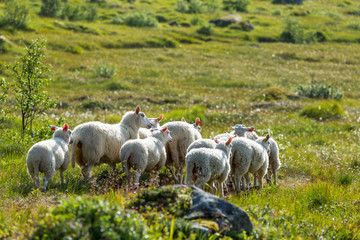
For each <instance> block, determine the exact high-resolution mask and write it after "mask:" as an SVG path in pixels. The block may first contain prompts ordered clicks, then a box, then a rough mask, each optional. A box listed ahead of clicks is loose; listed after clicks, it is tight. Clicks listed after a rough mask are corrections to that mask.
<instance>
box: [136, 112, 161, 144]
mask: <svg viewBox="0 0 360 240" xmlns="http://www.w3.org/2000/svg"><path fill="white" fill-rule="evenodd" d="M163 117H164V115H162V114H161V115H160V116H159V117H158V118H149V120H150V122H151V123H152V125H153V128H160V121H161V120H162V119H163ZM150 135H151V130H150V129H146V128H140V129H139V138H140V139H144V138H147V137H149V136H150Z"/></svg>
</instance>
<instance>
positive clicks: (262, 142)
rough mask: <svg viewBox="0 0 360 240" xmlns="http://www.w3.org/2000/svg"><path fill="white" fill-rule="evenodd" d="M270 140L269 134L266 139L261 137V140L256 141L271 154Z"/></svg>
mask: <svg viewBox="0 0 360 240" xmlns="http://www.w3.org/2000/svg"><path fill="white" fill-rule="evenodd" d="M269 139H270V134H267V135H266V137H260V138H258V139H256V140H255V141H256V142H257V143H259V144H260V145H262V146H263V147H264V148H265V149H266V151H267V152H268V153H269V151H270V141H269Z"/></svg>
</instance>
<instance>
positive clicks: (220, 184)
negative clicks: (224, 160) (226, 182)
mask: <svg viewBox="0 0 360 240" xmlns="http://www.w3.org/2000/svg"><path fill="white" fill-rule="evenodd" d="M218 185H219V186H218V187H219V192H220V196H221V197H222V198H224V188H223V183H221V182H218Z"/></svg>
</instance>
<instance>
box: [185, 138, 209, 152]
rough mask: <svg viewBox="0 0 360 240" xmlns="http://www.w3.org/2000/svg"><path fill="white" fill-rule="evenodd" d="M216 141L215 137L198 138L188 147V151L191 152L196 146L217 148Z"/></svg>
mask: <svg viewBox="0 0 360 240" xmlns="http://www.w3.org/2000/svg"><path fill="white" fill-rule="evenodd" d="M215 147H216V142H215V141H214V140H213V139H198V140H196V141H194V142H193V143H192V144H190V146H189V147H188V149H187V152H190V151H191V150H192V149H196V148H215Z"/></svg>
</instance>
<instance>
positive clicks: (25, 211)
mask: <svg viewBox="0 0 360 240" xmlns="http://www.w3.org/2000/svg"><path fill="white" fill-rule="evenodd" d="M70 2H72V1H70ZM215 2H217V3H218V6H220V4H221V1H220V0H219V1H215ZM27 4H28V5H29V7H30V16H29V18H30V20H31V21H29V22H27V29H26V30H23V31H20V30H16V31H15V30H14V29H10V28H0V35H3V36H5V37H6V39H7V40H8V41H9V42H10V43H11V45H10V46H11V47H7V48H6V51H5V52H1V53H0V78H3V77H4V78H5V79H8V78H11V77H12V76H11V75H10V72H9V71H8V70H6V69H5V66H6V65H7V64H11V63H13V62H14V59H15V58H16V57H19V56H21V55H22V54H23V53H24V49H23V48H24V47H25V45H26V44H28V43H29V42H30V41H31V40H32V39H35V38H45V39H47V50H46V60H45V61H46V63H48V64H51V70H52V71H51V72H50V73H48V77H50V78H51V79H52V81H51V84H50V85H49V86H48V87H47V89H46V90H47V91H48V93H49V94H50V96H53V97H56V98H57V101H58V102H59V103H60V102H61V104H58V107H57V108H54V109H52V110H51V111H49V112H48V113H47V116H46V117H44V118H43V120H41V121H40V120H39V121H37V122H36V123H35V129H34V130H35V131H34V136H33V137H30V136H21V134H20V125H21V121H20V115H19V113H18V112H15V111H14V110H12V109H11V106H12V103H13V101H14V99H13V97H12V94H11V93H10V94H9V99H8V101H7V102H6V103H5V104H1V105H0V110H1V109H5V108H9V111H8V112H7V114H6V117H3V115H1V116H0V238H5V237H7V238H10V239H11V238H16V237H18V238H26V237H27V236H28V235H29V234H30V233H31V232H32V231H33V230H34V228H35V226H37V225H36V224H37V223H39V221H40V220H41V219H42V218H43V216H44V215H45V213H46V212H47V211H48V209H49V208H51V207H55V206H58V204H59V203H60V200H61V199H64V200H65V201H66V200H67V199H70V198H76V197H77V196H82V197H87V196H88V195H95V196H96V197H97V198H99V199H108V200H109V202H110V203H111V204H118V205H120V207H121V208H124V207H125V204H126V203H127V202H128V200H129V199H131V198H132V196H131V195H127V194H124V193H123V192H122V191H121V189H120V190H118V189H116V187H118V185H116V184H114V185H112V184H109V185H106V184H105V185H104V184H102V183H103V182H101V181H102V179H104V178H106V177H107V176H108V175H107V174H108V171H109V170H110V167H109V166H106V165H102V166H99V167H96V168H94V169H93V171H92V174H93V176H94V177H95V180H96V179H98V181H95V182H94V183H91V184H89V183H85V182H84V181H83V180H82V177H81V173H80V169H79V168H74V169H73V168H71V167H70V168H69V169H68V171H66V173H65V180H66V185H65V186H61V184H60V178H59V176H58V174H56V176H55V177H54V179H53V182H52V183H51V184H50V187H49V190H48V192H46V193H41V192H39V191H36V190H33V183H32V180H31V179H30V177H29V176H28V174H27V169H26V164H25V160H26V153H27V151H28V149H29V148H30V147H31V146H32V145H33V144H34V143H36V142H37V141H40V140H42V139H46V138H49V137H51V131H49V130H47V126H48V125H49V124H57V125H60V124H63V123H64V122H67V123H69V125H70V128H71V129H73V128H74V127H75V126H77V125H78V124H80V123H83V122H86V121H103V122H107V123H117V122H119V121H120V120H121V116H122V115H123V114H124V113H125V112H126V111H129V110H134V109H135V107H136V105H140V106H141V109H142V110H143V111H144V112H145V113H146V114H147V116H148V117H158V116H159V115H160V114H161V113H163V114H164V120H163V121H162V123H165V122H167V121H172V120H180V119H181V117H183V116H184V117H185V118H186V120H187V121H188V122H193V121H194V120H195V118H196V117H200V118H201V120H202V123H203V125H202V132H201V133H202V136H203V137H209V136H215V135H217V134H219V133H222V132H223V131H231V128H230V127H231V126H233V125H235V124H237V123H240V124H245V125H249V126H254V127H255V128H256V131H257V132H258V133H259V134H260V135H265V134H266V133H268V132H270V133H271V135H272V136H273V137H274V138H275V139H276V141H277V142H278V144H279V148H280V159H281V161H282V167H281V168H280V170H279V186H277V187H274V186H268V185H265V188H264V190H263V191H253V192H248V193H241V194H238V195H236V194H232V195H231V196H230V195H229V196H227V199H228V200H229V201H231V202H233V203H235V204H236V205H238V206H239V207H242V208H243V209H245V210H246V211H247V212H248V213H249V215H250V217H251V219H252V221H253V223H254V226H255V230H254V234H253V235H252V236H250V239H264V238H266V239H319V238H324V239H359V238H360V235H359V234H360V233H359V230H358V229H360V226H359V222H360V219H359V214H357V213H358V212H359V210H360V209H359V208H360V205H359V198H360V194H359V192H360V182H359V181H360V175H359V170H360V162H359V159H358V156H359V154H360V134H359V131H358V129H359V127H360V125H359V121H360V120H359V113H360V85H359V84H358V83H359V76H360V71H359V67H358V66H359V64H360V59H359V57H358V53H359V52H360V45H359V44H358V42H359V39H360V38H359V36H358V32H359V31H358V30H356V29H358V26H357V24H356V23H357V22H358V21H357V20H358V16H357V15H355V14H348V13H349V12H353V13H355V12H357V11H358V5H359V3H358V2H357V1H346V2H343V3H339V2H338V1H335V0H332V1H326V2H324V1H322V2H319V1H304V5H301V6H292V5H279V4H275V5H274V4H271V1H268V2H264V1H259V0H253V1H251V2H250V4H249V6H248V9H247V12H246V13H241V16H242V17H243V19H244V20H250V22H251V23H252V24H253V25H254V26H255V30H253V31H250V32H245V31H242V30H239V27H238V26H236V25H235V26H233V25H230V26H229V27H226V28H219V27H215V26H213V27H212V28H211V30H212V31H211V35H209V36H206V35H201V34H199V33H197V30H198V29H199V28H200V27H201V25H198V24H194V23H195V22H199V23H201V24H206V23H207V22H208V21H209V20H210V19H213V18H218V17H222V16H225V15H227V14H229V12H227V11H224V10H223V8H222V7H219V8H217V9H216V10H215V11H213V12H207V11H205V12H204V13H198V14H183V13H180V12H177V11H176V10H175V8H176V4H177V0H171V1H165V0H159V1H140V0H137V1H134V2H132V3H131V1H130V2H129V1H115V0H109V1H103V2H102V1H101V3H100V4H94V3H91V5H92V6H93V7H95V8H96V9H97V12H98V19H97V20H96V21H94V22H87V21H76V22H70V21H66V20H62V19H59V18H47V17H42V16H39V15H38V13H39V11H40V6H41V1H39V0H32V1H27ZM339 5H341V6H339ZM3 9H4V3H3V2H1V3H0V15H2V13H3ZM307 11H309V13H307ZM137 12H144V13H146V14H148V15H149V16H154V17H156V19H158V22H159V23H158V26H157V27H156V28H147V27H145V28H136V27H129V26H125V25H118V24H111V21H112V20H113V19H114V17H116V16H120V17H121V18H125V16H127V15H128V14H134V13H137ZM294 13H296V14H294ZM302 13H306V14H302ZM290 15H293V16H292V17H293V18H295V19H296V20H297V21H298V22H299V24H301V26H302V27H303V28H304V31H305V33H309V32H311V31H317V32H321V33H323V34H325V35H326V40H325V41H324V42H321V43H320V42H318V43H311V44H291V43H281V42H279V40H280V34H281V32H282V30H283V28H284V26H285V25H284V21H283V19H285V18H287V17H288V16H290ZM294 15H296V16H294ZM159 19H160V20H159ZM194 19H197V20H194ZM172 21H177V22H178V23H179V24H188V25H189V27H171V26H169V25H168V23H170V22H172ZM102 66H105V67H106V69H105V71H99V70H101V69H100V68H101V67H102ZM104 72H105V74H103V73H104ZM115 72H116V74H115ZM314 80H316V82H318V83H321V84H323V83H324V84H326V85H328V86H333V87H335V88H337V89H341V93H342V94H343V98H342V100H341V101H340V102H333V101H332V100H321V99H307V98H304V99H294V98H286V97H280V98H275V99H267V98H266V96H267V95H266V94H267V93H269V90H272V91H271V92H270V93H272V92H273V90H274V89H275V90H281V91H275V93H274V94H280V95H281V94H282V95H281V96H283V95H284V94H285V95H287V94H289V93H291V94H292V93H295V92H296V90H297V88H298V87H299V86H308V85H310V84H312V83H313V82H314ZM264 94H265V96H264ZM259 95H262V96H259ZM335 105H336V106H335ZM319 106H321V108H320V109H319ZM334 106H335V107H334ZM324 107H325V109H324ZM326 109H328V110H329V111H327V110H326ZM331 110H334V111H331ZM302 112H306V114H305V113H304V114H303V115H306V116H307V117H306V116H301V113H302ZM328 112H330V113H335V115H339V116H340V115H341V117H340V118H336V117H333V116H330V117H329V118H328V119H326V120H325V119H324V116H325V117H326V118H327V116H328V115H326V114H327V113H328ZM324 114H325V115H324ZM320 118H322V120H323V121H318V120H319V119H320ZM118 168H119V169H120V166H118ZM111 176H112V177H114V178H115V179H116V181H118V182H119V183H120V182H121V181H122V179H123V178H124V175H123V173H122V172H121V171H120V170H119V172H117V173H116V174H115V175H111ZM114 189H115V190H114ZM176 224H177V223H176V222H175V225H176ZM28 226H30V227H28ZM156 227H159V226H158V225H156V223H154V226H153V228H154V229H155V228H156ZM166 229H168V230H167V231H168V233H167V234H170V232H171V231H170V229H171V228H170V227H169V228H166ZM155 232H156V231H155V230H154V233H155ZM154 236H155V235H154ZM167 236H168V235H167Z"/></svg>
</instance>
